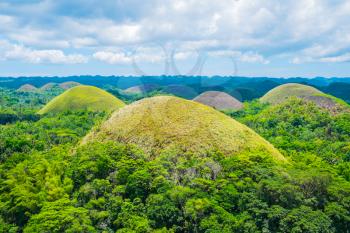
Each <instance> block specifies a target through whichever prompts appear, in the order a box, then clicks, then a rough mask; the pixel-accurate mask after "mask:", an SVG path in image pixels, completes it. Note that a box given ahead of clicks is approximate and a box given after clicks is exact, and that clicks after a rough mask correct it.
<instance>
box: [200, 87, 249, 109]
mask: <svg viewBox="0 0 350 233" xmlns="http://www.w3.org/2000/svg"><path fill="white" fill-rule="evenodd" d="M193 100H194V101H196V102H199V103H202V104H205V105H208V106H210V107H213V108H215V109H218V110H240V109H242V108H243V104H242V103H241V102H240V101H239V100H237V99H236V98H234V97H232V96H230V95H229V94H227V93H225V92H221V91H207V92H204V93H202V94H200V95H199V96H197V97H196V98H194V99H193Z"/></svg>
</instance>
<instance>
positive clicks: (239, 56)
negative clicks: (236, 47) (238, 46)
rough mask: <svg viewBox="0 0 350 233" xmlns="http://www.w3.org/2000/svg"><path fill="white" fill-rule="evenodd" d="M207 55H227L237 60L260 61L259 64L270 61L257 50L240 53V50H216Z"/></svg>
mask: <svg viewBox="0 0 350 233" xmlns="http://www.w3.org/2000/svg"><path fill="white" fill-rule="evenodd" d="M209 55H211V56H213V57H229V58H233V59H235V60H237V61H241V62H246V63H261V64H269V63H270V61H269V60H267V59H265V58H264V56H262V55H261V54H259V53H257V52H252V51H248V52H245V53H242V52H240V51H232V50H218V51H212V52H210V53H209Z"/></svg>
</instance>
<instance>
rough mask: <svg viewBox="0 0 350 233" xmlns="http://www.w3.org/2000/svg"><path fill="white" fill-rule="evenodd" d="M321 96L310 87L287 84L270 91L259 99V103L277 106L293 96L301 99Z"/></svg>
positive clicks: (320, 93) (319, 92) (321, 93)
mask: <svg viewBox="0 0 350 233" xmlns="http://www.w3.org/2000/svg"><path fill="white" fill-rule="evenodd" d="M323 94H324V93H323V92H321V91H319V90H317V89H316V88H314V87H311V86H307V85H302V84H298V83H288V84H283V85H280V86H278V87H276V88H274V89H272V90H270V91H269V92H268V93H266V94H265V95H264V96H263V97H261V98H260V101H261V102H262V103H270V104H279V103H282V102H283V101H285V100H287V99H288V98H290V97H293V96H295V97H300V98H303V97H308V96H316V95H323Z"/></svg>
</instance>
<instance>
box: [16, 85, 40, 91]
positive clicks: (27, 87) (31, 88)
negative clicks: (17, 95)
mask: <svg viewBox="0 0 350 233" xmlns="http://www.w3.org/2000/svg"><path fill="white" fill-rule="evenodd" d="M17 91H18V92H37V91H38V89H37V88H36V87H34V86H33V85H30V84H24V85H22V86H20V88H18V89H17Z"/></svg>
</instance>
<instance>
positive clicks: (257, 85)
mask: <svg viewBox="0 0 350 233" xmlns="http://www.w3.org/2000/svg"><path fill="white" fill-rule="evenodd" d="M50 82H52V83H64V82H77V83H81V84H82V85H92V86H96V87H101V88H102V87H103V88H106V87H109V88H110V87H113V88H118V89H123V90H125V89H128V88H130V87H135V86H143V85H149V84H151V85H153V84H156V85H159V86H162V87H166V86H175V87H176V86H186V87H188V88H190V89H192V92H195V95H194V96H193V95H192V98H190V97H188V95H186V94H185V95H180V94H181V93H179V92H178V91H176V89H178V88H175V91H171V90H170V91H169V92H168V93H170V92H174V93H170V94H174V95H176V96H181V97H185V98H187V99H193V98H194V97H195V96H197V95H198V94H199V93H202V92H205V91H211V90H213V91H223V92H226V93H228V94H230V95H232V96H234V97H235V98H236V99H238V100H240V101H250V100H253V99H256V98H260V97H262V96H263V95H264V94H266V93H267V92H268V91H270V90H271V89H273V88H275V87H276V86H279V85H282V84H286V83H299V84H304V85H311V86H314V87H316V88H317V89H319V90H322V91H324V92H325V93H328V94H331V95H333V96H335V97H338V98H341V99H343V100H346V101H348V102H350V91H349V88H344V87H345V86H349V84H350V78H345V77H344V78H342V77H341V78H323V77H316V78H302V77H295V78H270V77H249V78H248V77H230V76H227V77H226V76H213V77H208V76H84V75H82V76H67V77H19V78H11V77H3V78H0V87H7V88H13V89H18V88H19V87H20V86H22V85H24V84H30V85H33V86H36V87H41V86H43V85H45V84H47V83H50ZM336 83H338V84H339V85H338V84H336ZM342 84H344V85H342ZM69 87H71V86H69ZM69 87H68V88H69ZM170 89H171V88H170Z"/></svg>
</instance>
